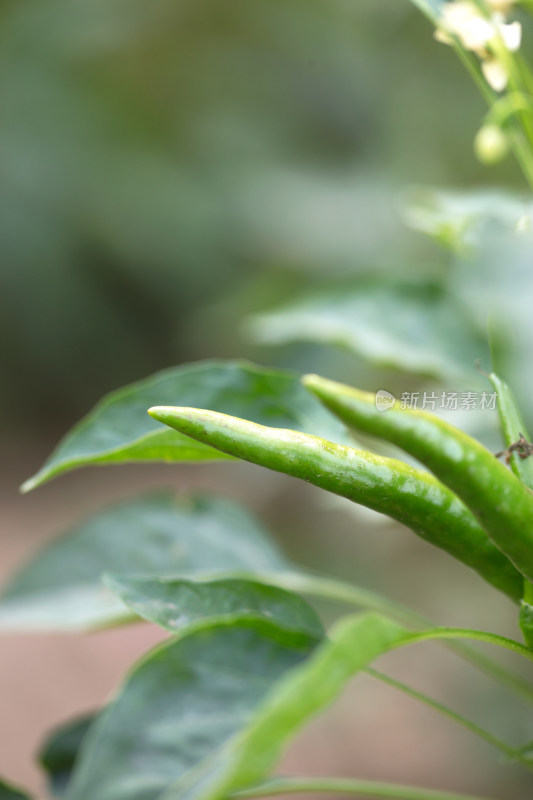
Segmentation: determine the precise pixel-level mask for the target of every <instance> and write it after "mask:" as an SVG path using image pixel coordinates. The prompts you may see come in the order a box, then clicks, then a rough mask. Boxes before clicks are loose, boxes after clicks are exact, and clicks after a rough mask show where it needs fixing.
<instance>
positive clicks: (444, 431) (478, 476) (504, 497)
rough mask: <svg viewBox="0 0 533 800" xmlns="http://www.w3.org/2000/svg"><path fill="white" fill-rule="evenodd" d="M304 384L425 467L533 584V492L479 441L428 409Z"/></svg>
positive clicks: (320, 381)
mask: <svg viewBox="0 0 533 800" xmlns="http://www.w3.org/2000/svg"><path fill="white" fill-rule="evenodd" d="M304 384H305V386H306V387H307V388H308V389H309V390H310V391H312V392H313V393H314V394H315V395H316V396H317V397H318V398H319V399H320V400H321V401H322V402H323V403H324V404H325V405H326V406H327V407H328V408H329V409H330V410H331V411H332V412H333V413H334V414H336V415H337V416H338V417H340V418H341V419H342V420H343V421H344V422H345V423H346V424H348V425H350V426H351V427H353V428H357V429H358V430H362V431H367V432H368V433H371V434H374V435H375V436H379V437H381V438H382V439H386V440H387V441H390V442H394V443H395V444H397V445H398V446H399V447H401V448H402V449H403V450H405V451H406V452H408V453H411V454H412V455H413V456H415V457H416V458H417V459H418V460H419V461H420V462H422V463H423V464H425V465H426V466H427V467H428V468H429V469H430V470H431V471H432V472H433V474H434V475H436V476H437V478H439V480H441V481H442V482H443V483H444V484H445V485H446V486H448V487H449V488H450V489H451V490H452V491H453V492H455V493H456V494H457V495H458V496H459V497H460V498H461V500H462V501H463V502H464V504H465V505H466V506H467V507H468V508H469V509H470V511H472V513H473V514H474V516H475V517H476V518H477V520H478V522H479V523H480V525H481V526H482V527H483V528H484V530H485V531H487V533H488V535H489V536H490V537H491V539H492V540H493V542H494V543H495V544H496V545H497V547H498V548H499V549H500V550H501V551H502V552H503V553H505V555H506V556H507V557H508V558H509V559H510V560H511V561H512V562H513V564H514V565H515V567H516V568H517V569H518V570H519V571H520V572H521V573H522V575H524V576H525V577H526V578H527V579H528V580H529V581H533V494H532V493H531V492H530V491H529V490H528V489H526V488H525V486H524V485H523V484H522V483H521V482H520V481H519V480H518V478H517V477H516V476H515V475H513V473H512V472H510V471H509V470H508V469H507V468H506V467H505V465H504V464H501V463H500V462H499V461H498V460H497V459H496V458H494V456H493V455H492V453H490V452H489V451H488V450H487V449H486V448H485V447H483V445H482V444H480V442H478V441H476V440H475V439H472V438H471V437H470V436H467V434H465V433H463V431H460V430H458V429H457V428H455V427H454V426H453V425H450V424H449V423H447V422H444V421H443V420H442V419H440V418H439V417H437V416H435V415H434V414H430V413H428V412H426V411H419V410H416V411H415V410H413V409H408V408H406V409H403V408H400V404H399V402H398V401H396V402H395V403H394V405H393V407H392V408H390V409H389V410H386V411H381V410H378V409H377V408H376V398H375V395H373V394H370V393H368V392H361V391H358V390H357V389H352V388H351V387H349V386H344V385H343V384H340V383H336V382H334V381H329V380H326V379H324V378H320V377H318V376H317V375H308V376H306V377H305V378H304Z"/></svg>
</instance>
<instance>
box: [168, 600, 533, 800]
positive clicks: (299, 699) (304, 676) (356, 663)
mask: <svg viewBox="0 0 533 800" xmlns="http://www.w3.org/2000/svg"><path fill="white" fill-rule="evenodd" d="M448 638H450V639H455V638H461V639H462V638H471V639H477V640H479V641H485V642H490V643H492V644H496V645H500V646H502V647H505V648H507V649H510V650H513V651H515V652H517V653H520V654H521V655H523V656H525V657H526V658H528V659H530V660H533V653H531V651H528V650H527V648H525V647H523V646H522V645H520V644H518V643H517V642H514V641H512V640H509V639H505V638H504V637H501V636H496V635H493V634H487V633H484V632H478V631H470V630H463V629H453V628H435V629H433V630H429V631H423V632H422V633H412V632H409V631H407V630H406V629H405V628H402V627H401V626H399V625H397V624H396V623H394V622H392V621H391V620H389V619H387V618H385V617H382V616H380V615H377V614H364V615H358V616H356V617H347V618H344V619H343V620H341V622H339V623H338V624H337V625H336V626H335V627H334V629H333V630H332V632H331V635H330V637H329V639H328V640H327V641H325V642H323V644H322V645H320V647H319V648H318V649H317V651H316V653H315V654H314V655H313V656H312V657H311V658H310V659H309V660H308V661H307V662H306V663H304V664H302V665H301V666H300V667H298V668H296V669H294V670H292V671H291V672H289V673H287V675H286V676H284V677H283V678H282V679H281V680H280V681H279V682H278V683H277V684H276V685H275V687H273V689H272V690H271V691H270V692H269V694H268V695H267V697H266V698H265V700H264V702H263V703H262V704H261V705H260V707H259V708H258V710H257V712H256V713H255V714H254V717H253V719H252V720H251V722H250V723H249V724H248V725H247V727H246V728H245V729H244V730H243V731H242V733H241V734H239V735H238V736H236V737H235V738H234V739H233V740H232V741H231V743H230V744H229V746H228V747H227V748H226V749H225V750H224V751H222V752H218V753H216V754H215V755H214V756H213V757H212V758H211V759H208V760H206V761H205V762H204V763H203V764H201V765H200V766H199V768H198V769H197V770H196V772H195V773H191V774H189V775H185V776H184V777H183V778H182V779H180V780H179V781H177V782H176V783H175V784H174V786H173V787H172V788H171V789H170V790H169V791H168V792H167V793H166V794H165V795H164V800H178V798H179V800H223V798H226V797H228V796H231V795H233V794H234V793H235V792H238V791H240V790H243V789H247V788H249V787H253V786H255V785H256V784H258V783H260V782H261V781H264V780H265V779H266V778H268V777H269V776H270V774H271V772H272V770H273V769H274V768H275V766H276V764H277V763H278V761H279V759H280V758H281V756H282V754H283V752H284V750H285V748H286V746H287V744H288V743H289V741H290V739H291V738H292V737H293V736H294V735H295V734H296V733H297V732H298V731H299V730H300V728H302V726H303V725H304V724H305V723H306V722H308V721H309V720H310V719H311V718H312V717H314V716H315V715H316V714H318V713H319V712H321V711H323V710H324V709H325V708H327V706H329V705H330V703H331V702H333V700H334V699H335V698H336V697H337V696H338V695H339V693H340V692H341V690H342V689H343V688H344V686H345V685H346V683H347V681H348V680H349V679H350V678H351V677H352V676H353V675H354V674H355V673H357V672H359V671H361V670H362V669H364V668H365V667H367V666H369V665H370V664H371V663H372V662H373V661H374V660H375V659H376V658H377V657H378V656H380V655H382V654H384V653H386V652H388V651H389V650H391V649H394V648H396V647H400V646H403V645H406V644H409V643H414V642H419V641H425V640H429V639H448Z"/></svg>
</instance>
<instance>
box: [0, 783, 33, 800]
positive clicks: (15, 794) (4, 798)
mask: <svg viewBox="0 0 533 800" xmlns="http://www.w3.org/2000/svg"><path fill="white" fill-rule="evenodd" d="M0 800H30V796H29V795H28V794H26V793H25V792H21V791H20V789H15V787H14V786H10V785H8V784H7V783H4V781H3V780H2V779H1V778H0Z"/></svg>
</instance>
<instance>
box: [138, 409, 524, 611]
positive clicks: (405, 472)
mask: <svg viewBox="0 0 533 800" xmlns="http://www.w3.org/2000/svg"><path fill="white" fill-rule="evenodd" d="M148 413H149V414H150V415H151V416H152V417H153V418H154V419H157V420H159V421H160V422H164V423H165V424H166V425H169V426H170V427H171V428H175V429H176V430H178V431H180V432H181V433H184V434H186V435H187V436H191V437H192V438H193V439H196V440H198V441H200V442H204V443H206V444H209V445H211V446H212V447H215V448H216V449H218V450H221V451H223V452H224V453H228V454H229V455H232V456H235V457H237V458H240V459H243V460H245V461H250V462H252V463H253V464H259V465H260V466H263V467H267V468H269V469H272V470H276V471H278V472H284V473H286V474H287V475H292V476H294V477H297V478H302V479H303V480H305V481H308V482H309V483H312V484H314V485H315V486H319V487H320V488H322V489H326V490H327V491H330V492H333V493H334V494H338V495H341V496H342V497H347V498H348V499H350V500H353V501H354V502H356V503H360V504H361V505H364V506H367V507H368V508H371V509H374V510H375V511H380V512H382V513H384V514H387V515H388V516H389V517H392V518H393V519H396V520H398V522H401V523H403V524H404V525H406V526H407V527H409V528H411V529H412V530H413V531H414V532H415V533H416V534H418V535H419V536H421V537H422V538H423V539H426V540H427V541H428V542H431V543H432V544H434V545H436V546H437V547H440V548H441V549H443V550H446V551H447V552H448V553H450V554H451V555H453V556H454V557H455V558H457V559H458V560H460V561H462V562H463V563H464V564H467V565H468V566H469V567H472V568H473V569H475V570H476V571H477V572H478V573H479V574H480V575H481V576H482V577H483V578H485V580H487V581H488V582H489V583H491V584H492V585H493V586H495V587H497V588H498V589H500V590H501V591H503V592H505V593H506V594H507V595H508V596H509V597H511V598H512V599H513V600H514V601H518V600H519V599H520V598H521V596H522V577H521V576H520V574H519V573H518V572H517V571H516V570H515V568H514V567H513V566H512V564H511V563H510V562H509V561H508V559H507V558H505V556H504V555H503V554H502V553H501V552H500V551H499V550H498V548H496V547H495V546H494V545H493V543H492V542H491V541H490V539H489V538H488V537H487V535H486V534H485V532H484V531H483V530H482V528H481V527H480V526H479V525H478V523H477V522H476V520H475V519H474V517H473V516H472V514H471V513H470V512H469V511H468V509H467V508H465V506H464V505H463V504H462V503H461V501H460V500H459V499H458V498H457V497H456V496H455V495H454V494H453V492H451V491H450V490H449V489H447V488H446V487H445V486H443V485H442V484H441V483H440V482H439V481H438V480H437V479H436V478H434V477H433V476H432V475H430V474H429V473H427V472H423V471H421V470H418V469H415V468H413V467H411V466H408V465H407V464H404V463H403V462H402V461H396V460H395V459H391V458H382V457H380V456H376V455H373V454H371V453H367V452H364V451H361V450H356V449H354V448H352V447H345V446H343V445H339V444H334V443H332V442H329V441H326V440H325V439H320V438H319V437H317V436H310V435H308V434H305V433H298V432H296V431H290V430H280V429H278V428H267V427H264V426H262V425H256V424H255V423H253V422H248V421H246V420H242V419H237V418H236V417H230V416H227V415H226V414H219V413H217V412H214V411H202V410H199V409H191V408H172V407H166V406H163V407H156V408H151V409H150V410H149V412H148Z"/></svg>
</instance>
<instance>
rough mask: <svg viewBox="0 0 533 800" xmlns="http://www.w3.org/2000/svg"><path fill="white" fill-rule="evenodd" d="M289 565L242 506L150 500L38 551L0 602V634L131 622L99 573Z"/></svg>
mask: <svg viewBox="0 0 533 800" xmlns="http://www.w3.org/2000/svg"><path fill="white" fill-rule="evenodd" d="M288 568H290V564H289V562H287V561H286V560H285V559H284V558H283V556H282V555H281V553H280V552H279V551H278V550H277V548H276V547H275V545H274V543H273V542H271V541H270V539H269V535H268V533H267V531H266V530H265V529H264V528H263V527H262V526H261V525H260V523H259V522H258V521H257V520H256V519H255V518H254V517H253V516H252V515H250V514H249V513H248V512H246V511H245V510H244V509H242V508H241V507H239V506H237V505H235V504H233V503H230V502H227V501H225V500H219V499H214V498H211V497H197V498H191V499H188V500H180V501H179V502H178V501H177V500H176V498H174V497H173V496H172V495H171V494H156V495H149V496H147V497H145V498H141V499H138V500H135V501H133V502H128V503H124V504H120V505H117V506H114V507H112V508H110V509H108V510H106V511H103V512H102V513H100V514H97V515H95V516H94V517H91V518H90V519H89V520H88V521H87V522H85V523H84V524H82V525H80V526H79V527H78V528H76V529H74V530H73V531H71V532H70V533H68V534H66V535H65V536H63V537H61V538H59V539H58V540H57V541H56V542H53V543H52V544H50V545H48V546H47V547H46V548H44V549H43V550H42V551H41V552H40V553H38V554H37V555H36V556H35V558H34V559H33V560H32V561H30V562H29V564H28V565H27V566H26V567H23V569H22V570H21V571H20V572H19V574H18V575H16V576H15V577H14V578H13V579H12V581H11V583H9V584H8V586H7V587H6V589H5V590H4V592H3V594H2V596H1V597H0V630H2V629H3V630H49V629H53V630H54V629H55V630H79V629H90V628H94V627H100V626H102V625H109V624H112V623H114V622H117V621H121V620H123V619H128V618H131V612H130V611H129V610H128V609H127V608H126V607H125V606H124V604H123V603H122V602H121V601H120V600H118V598H117V597H115V596H114V595H113V594H112V593H111V592H110V591H109V590H108V589H107V588H106V587H105V586H103V584H102V582H101V575H102V573H104V572H109V571H111V572H114V573H119V574H123V575H134V574H135V575H144V576H158V577H161V576H165V575H166V576H169V577H170V576H173V577H184V578H187V577H190V576H194V575H200V574H205V575H211V576H212V575H215V574H217V573H220V572H224V571H228V570H244V571H248V572H252V573H253V572H255V571H261V570H273V571H278V570H283V569H288Z"/></svg>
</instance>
